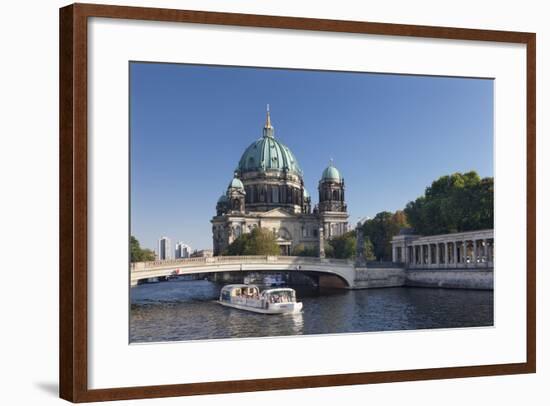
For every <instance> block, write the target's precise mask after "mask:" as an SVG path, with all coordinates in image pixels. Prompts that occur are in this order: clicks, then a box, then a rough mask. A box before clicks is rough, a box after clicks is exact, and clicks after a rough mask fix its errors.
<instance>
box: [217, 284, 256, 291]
mask: <svg viewBox="0 0 550 406" xmlns="http://www.w3.org/2000/svg"><path fill="white" fill-rule="evenodd" d="M243 288H254V289H258V287H257V286H256V285H247V284H245V283H237V284H234V285H225V286H224V287H223V288H222V290H233V289H243Z"/></svg>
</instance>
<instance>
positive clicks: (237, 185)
mask: <svg viewBox="0 0 550 406" xmlns="http://www.w3.org/2000/svg"><path fill="white" fill-rule="evenodd" d="M228 188H234V189H244V185H243V183H242V182H241V180H240V179H239V178H233V180H232V181H231V183H229V186H228Z"/></svg>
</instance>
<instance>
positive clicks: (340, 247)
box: [325, 231, 357, 259]
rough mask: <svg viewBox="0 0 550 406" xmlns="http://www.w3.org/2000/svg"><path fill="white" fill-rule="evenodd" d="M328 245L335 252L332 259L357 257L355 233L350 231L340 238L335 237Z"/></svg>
mask: <svg viewBox="0 0 550 406" xmlns="http://www.w3.org/2000/svg"><path fill="white" fill-rule="evenodd" d="M328 243H329V245H330V246H331V247H332V250H333V253H332V257H334V258H340V259H347V258H354V257H355V250H356V245H357V239H356V238H355V231H349V232H347V233H345V234H342V235H340V236H338V237H333V238H331V239H330V240H329V241H328ZM325 254H326V252H325Z"/></svg>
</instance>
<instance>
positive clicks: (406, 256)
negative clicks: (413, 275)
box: [402, 242, 409, 265]
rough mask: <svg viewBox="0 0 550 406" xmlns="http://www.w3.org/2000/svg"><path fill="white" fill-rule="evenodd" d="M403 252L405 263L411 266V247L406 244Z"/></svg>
mask: <svg viewBox="0 0 550 406" xmlns="http://www.w3.org/2000/svg"><path fill="white" fill-rule="evenodd" d="M403 250H404V252H403V254H402V255H403V262H404V263H405V264H407V265H408V264H409V247H408V246H407V243H406V242H405V243H404V244H403Z"/></svg>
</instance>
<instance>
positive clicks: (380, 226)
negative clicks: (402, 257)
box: [363, 210, 409, 261]
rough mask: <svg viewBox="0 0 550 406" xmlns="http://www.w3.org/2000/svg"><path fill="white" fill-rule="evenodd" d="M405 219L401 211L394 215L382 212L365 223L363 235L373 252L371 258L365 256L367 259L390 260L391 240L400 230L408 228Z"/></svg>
mask: <svg viewBox="0 0 550 406" xmlns="http://www.w3.org/2000/svg"><path fill="white" fill-rule="evenodd" d="M407 218H408V217H407V216H406V215H405V213H404V212H403V211H401V210H398V211H396V212H395V213H391V212H389V211H383V212H380V213H378V214H376V216H374V218H373V219H370V220H367V221H365V223H364V224H363V233H364V234H365V237H368V240H369V242H370V243H371V245H372V251H373V252H372V255H371V258H369V257H368V256H367V259H372V257H374V258H375V259H376V260H379V261H381V260H382V261H383V260H386V261H390V260H391V240H392V238H393V237H394V236H395V235H397V234H399V231H400V230H401V229H402V228H406V227H408V226H409V224H408V222H407Z"/></svg>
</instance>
